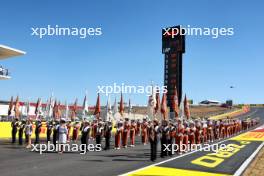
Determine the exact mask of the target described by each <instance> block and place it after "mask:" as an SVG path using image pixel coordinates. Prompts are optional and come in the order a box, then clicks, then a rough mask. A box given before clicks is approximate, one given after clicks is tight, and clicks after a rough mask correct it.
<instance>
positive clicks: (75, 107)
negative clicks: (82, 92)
mask: <svg viewBox="0 0 264 176" xmlns="http://www.w3.org/2000/svg"><path fill="white" fill-rule="evenodd" d="M77 106H78V99H77V98H76V99H75V102H74V104H73V107H72V113H71V119H72V120H75V118H76V116H77Z"/></svg>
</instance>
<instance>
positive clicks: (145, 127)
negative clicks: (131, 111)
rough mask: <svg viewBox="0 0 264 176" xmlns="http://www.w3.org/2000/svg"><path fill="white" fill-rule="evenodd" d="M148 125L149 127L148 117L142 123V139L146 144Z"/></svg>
mask: <svg viewBox="0 0 264 176" xmlns="http://www.w3.org/2000/svg"><path fill="white" fill-rule="evenodd" d="M147 127H148V123H147V119H146V118H144V119H143V122H142V125H141V139H142V143H143V144H144V145H147V140H148V139H147V137H148V131H147Z"/></svg>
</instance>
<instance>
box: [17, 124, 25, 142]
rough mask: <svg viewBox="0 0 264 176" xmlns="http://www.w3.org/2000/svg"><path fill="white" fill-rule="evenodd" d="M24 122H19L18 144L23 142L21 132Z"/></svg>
mask: <svg viewBox="0 0 264 176" xmlns="http://www.w3.org/2000/svg"><path fill="white" fill-rule="evenodd" d="M25 124H26V121H25V120H22V121H21V123H20V124H19V130H18V143H19V145H22V144H23V133H24V128H25Z"/></svg>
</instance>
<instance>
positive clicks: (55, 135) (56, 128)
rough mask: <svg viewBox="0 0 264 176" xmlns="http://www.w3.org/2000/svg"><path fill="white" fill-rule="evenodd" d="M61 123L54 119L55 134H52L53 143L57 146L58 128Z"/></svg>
mask: <svg viewBox="0 0 264 176" xmlns="http://www.w3.org/2000/svg"><path fill="white" fill-rule="evenodd" d="M59 126H60V124H59V121H58V120H55V121H54V124H53V135H52V140H53V144H54V145H55V146H56V144H57V139H58V128H59Z"/></svg>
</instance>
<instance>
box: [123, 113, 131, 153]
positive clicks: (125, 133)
mask: <svg viewBox="0 0 264 176" xmlns="http://www.w3.org/2000/svg"><path fill="white" fill-rule="evenodd" d="M129 129H130V125H129V119H128V118H126V119H125V122H124V130H123V134H122V144H123V147H124V148H127V141H128V135H129Z"/></svg>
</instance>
